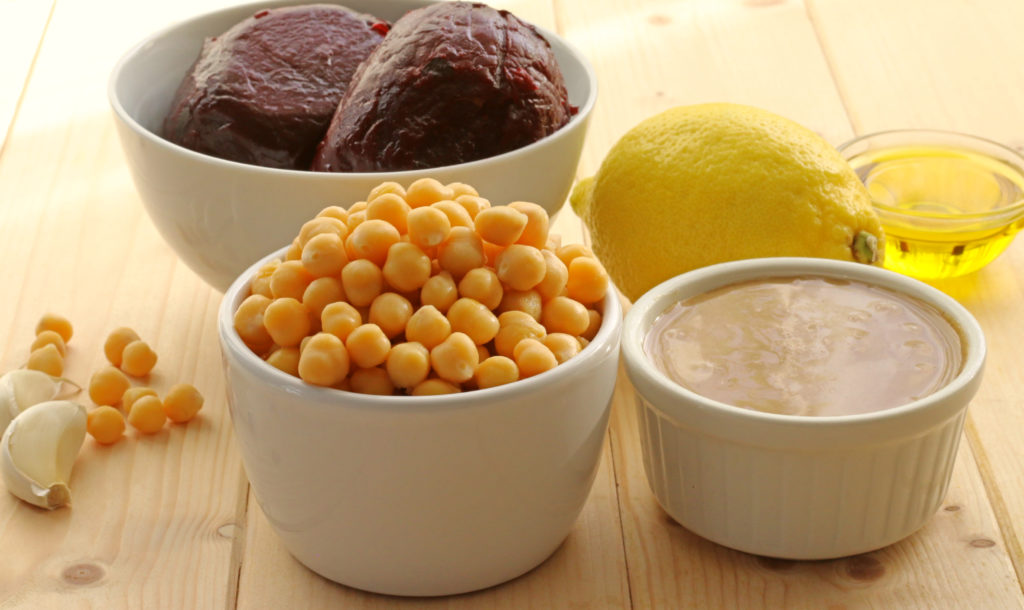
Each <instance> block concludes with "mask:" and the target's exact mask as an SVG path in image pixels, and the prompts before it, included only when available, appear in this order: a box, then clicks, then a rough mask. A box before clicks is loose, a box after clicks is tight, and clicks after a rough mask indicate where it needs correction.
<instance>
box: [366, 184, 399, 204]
mask: <svg viewBox="0 0 1024 610" xmlns="http://www.w3.org/2000/svg"><path fill="white" fill-rule="evenodd" d="M385 193H393V194H395V195H398V196H399V197H401V198H402V199H405V187H403V186H402V185H401V184H399V183H397V182H393V181H390V180H389V181H387V182H381V183H380V184H378V185H377V186H375V187H373V188H372V189H370V194H369V195H367V196H366V201H373V200H374V199H376V198H377V197H380V196H381V195H383V194H385ZM367 205H369V204H367Z"/></svg>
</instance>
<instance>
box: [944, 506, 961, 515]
mask: <svg viewBox="0 0 1024 610" xmlns="http://www.w3.org/2000/svg"><path fill="white" fill-rule="evenodd" d="M942 510H944V511H946V512H947V513H955V512H956V511H958V510H960V505H959V504H950V505H949V506H947V507H945V508H943V509H942Z"/></svg>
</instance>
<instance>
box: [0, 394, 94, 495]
mask: <svg viewBox="0 0 1024 610" xmlns="http://www.w3.org/2000/svg"><path fill="white" fill-rule="evenodd" d="M85 428H86V413H85V407H83V406H82V405H79V404H77V403H74V402H71V401H69V400H50V401H46V402H42V403H39V404H36V405H33V406H32V408H30V409H26V410H24V411H22V412H21V413H19V414H18V415H17V416H16V417H15V418H14V419H13V420H12V421H11V423H10V425H8V426H7V430H5V431H4V435H3V438H2V439H0V474H2V475H3V481H4V485H6V486H7V490H8V491H9V492H11V493H12V494H14V495H15V496H17V497H18V498H21V499H22V500H24V501H26V502H28V503H29V504H34V505H36V506H39V507H42V508H46V509H54V508H59V507H61V506H64V505H65V504H68V503H69V502H70V501H71V491H70V490H69V489H68V479H70V478H71V469H72V467H73V466H74V464H75V459H76V458H77V457H78V451H79V449H81V447H82V443H83V442H84V441H85Z"/></svg>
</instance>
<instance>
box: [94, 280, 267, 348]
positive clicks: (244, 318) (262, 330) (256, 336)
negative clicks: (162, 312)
mask: <svg viewBox="0 0 1024 610" xmlns="http://www.w3.org/2000/svg"><path fill="white" fill-rule="evenodd" d="M270 302H271V299H270V298H268V297H265V296H263V295H261V294H251V295H249V296H247V297H245V300H244V301H242V303H241V305H239V306H238V309H236V310H235V332H237V333H238V336H239V338H241V339H242V342H243V343H245V345H246V346H247V347H248V348H249V349H251V350H252V351H253V352H255V353H257V354H262V353H264V352H266V351H267V350H268V349H270V348H271V346H273V344H274V340H273V339H271V338H270V333H268V332H267V329H266V327H265V326H264V325H263V314H264V312H266V310H267V306H268V305H270ZM129 330H130V329H129ZM133 332H134V331H133ZM107 341H108V342H109V341H110V339H109V338H108V339H107ZM125 345H127V343H126V344H125ZM103 350H104V352H107V347H106V345H104V347H103ZM122 351H124V349H123V348H121V349H120V350H117V349H116V348H114V347H113V346H112V348H111V351H109V352H107V360H111V354H112V353H116V354H117V359H118V361H117V362H116V363H114V362H113V361H112V360H111V363H112V364H115V365H116V364H120V363H121V360H120V355H121V352H122Z"/></svg>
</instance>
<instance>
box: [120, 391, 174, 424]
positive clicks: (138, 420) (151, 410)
mask: <svg viewBox="0 0 1024 610" xmlns="http://www.w3.org/2000/svg"><path fill="white" fill-rule="evenodd" d="M128 423H129V424H131V426H132V427H133V428H135V429H136V430H138V431H139V432H141V433H143V434H156V433H157V432H159V431H160V430H161V429H162V428H163V427H164V424H165V423H167V414H165V413H164V407H163V403H161V402H160V399H159V398H157V397H156V396H148V395H147V396H141V397H139V398H138V399H137V400H136V401H135V404H134V405H132V410H131V411H130V412H129V413H128Z"/></svg>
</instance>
